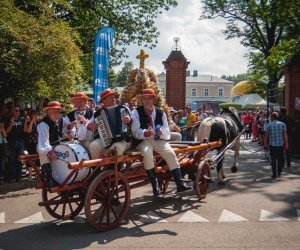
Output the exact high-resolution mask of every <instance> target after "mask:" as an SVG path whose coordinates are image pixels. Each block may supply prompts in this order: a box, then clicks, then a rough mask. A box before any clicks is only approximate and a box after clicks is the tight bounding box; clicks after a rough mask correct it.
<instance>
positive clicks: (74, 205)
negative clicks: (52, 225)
mask: <svg viewBox="0 0 300 250" xmlns="http://www.w3.org/2000/svg"><path fill="white" fill-rule="evenodd" d="M42 199H43V202H42V203H43V205H44V206H45V208H46V210H47V212H48V213H49V214H50V215H51V216H52V217H54V218H56V219H59V220H69V219H72V218H74V217H75V216H76V215H78V214H79V213H80V211H81V210H82V208H83V206H84V193H83V192H82V191H74V190H72V191H63V192H59V193H49V191H48V190H47V189H43V191H42Z"/></svg>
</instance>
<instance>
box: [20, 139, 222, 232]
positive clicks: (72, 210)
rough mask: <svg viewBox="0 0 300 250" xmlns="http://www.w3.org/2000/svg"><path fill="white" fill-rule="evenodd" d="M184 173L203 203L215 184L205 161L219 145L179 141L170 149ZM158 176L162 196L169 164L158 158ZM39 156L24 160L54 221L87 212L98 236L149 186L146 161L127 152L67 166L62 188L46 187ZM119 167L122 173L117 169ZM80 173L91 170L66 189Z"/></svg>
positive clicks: (219, 142)
mask: <svg viewBox="0 0 300 250" xmlns="http://www.w3.org/2000/svg"><path fill="white" fill-rule="evenodd" d="M171 145H172V147H173V148H174V151H175V153H176V156H177V159H178V162H179V164H180V167H181V169H182V171H183V172H184V173H185V174H188V173H190V174H194V176H195V180H194V183H193V185H194V188H195V191H196V194H197V196H198V198H199V199H203V198H205V196H206V195H207V192H208V188H209V184H210V180H211V166H212V165H211V162H210V161H206V160H205V159H204V157H205V155H206V154H207V153H208V152H209V151H211V150H213V149H214V148H217V147H220V146H221V141H215V142H210V143H199V142H186V143H184V142H180V143H173V144H171ZM154 156H155V166H156V175H157V178H158V182H159V185H160V189H161V191H162V193H165V191H166V190H167V188H168V184H169V182H170V181H171V180H172V175H171V172H170V171H169V168H168V166H167V165H166V163H165V161H164V160H163V159H162V158H161V157H160V156H159V155H158V154H155V155H154ZM37 159H38V155H37V154H35V155H24V156H20V160H22V161H28V162H29V163H30V164H31V166H32V167H33V168H34V170H35V172H36V174H37V179H38V182H37V185H36V188H38V189H42V201H41V202H39V205H40V206H44V207H45V209H46V210H47V212H48V213H49V214H50V215H51V216H53V217H54V218H56V219H60V220H69V219H72V218H74V217H75V216H76V215H78V214H79V213H80V211H81V210H82V209H83V207H84V209H85V214H86V218H87V221H88V222H89V223H90V224H91V225H92V226H93V227H94V228H95V229H96V230H99V231H105V230H109V229H112V228H115V227H117V226H118V225H119V224H120V223H121V221H122V220H123V219H124V217H125V216H126V215H127V212H128V208H129V204H130V190H131V189H133V188H137V187H140V186H143V185H146V184H148V183H149V182H150V181H149V179H148V177H147V174H146V171H145V169H144V167H143V164H142V160H143V159H142V156H141V155H140V153H139V152H136V151H127V152H126V153H125V154H124V155H122V156H109V157H105V158H101V159H97V160H86V161H85V160H82V161H80V162H73V163H69V164H68V168H69V169H70V170H71V171H70V174H69V175H68V176H67V177H66V178H65V180H64V181H63V183H61V184H60V185H58V186H55V187H52V188H48V187H47V186H46V184H45V183H44V182H43V180H42V178H41V173H40V167H39V166H37V165H36V160H37ZM119 163H123V168H122V169H119V165H120V164H119ZM81 168H89V170H90V171H89V174H88V175H87V177H85V178H84V179H83V180H81V181H79V182H75V183H71V184H67V183H68V182H69V180H70V179H71V178H72V177H73V176H74V175H75V174H76V172H77V171H78V170H79V169H81Z"/></svg>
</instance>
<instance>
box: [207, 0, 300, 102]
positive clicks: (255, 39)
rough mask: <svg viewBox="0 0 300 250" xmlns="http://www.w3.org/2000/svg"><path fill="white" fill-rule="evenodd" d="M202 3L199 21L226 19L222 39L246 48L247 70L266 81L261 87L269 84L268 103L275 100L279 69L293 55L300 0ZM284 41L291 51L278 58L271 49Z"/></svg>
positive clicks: (299, 16) (280, 72)
mask: <svg viewBox="0 0 300 250" xmlns="http://www.w3.org/2000/svg"><path fill="white" fill-rule="evenodd" d="M202 3H203V14H202V16H201V18H202V19H211V18H218V17H221V18H224V19H226V20H227V23H226V25H227V26H226V29H225V30H224V31H223V32H224V34H225V35H226V38H227V39H230V38H240V39H241V44H242V45H243V46H245V47H248V48H249V49H250V53H249V54H248V58H249V65H250V70H252V71H253V72H254V75H256V76H258V75H260V76H261V80H266V81H265V83H264V84H265V86H266V85H267V84H266V83H268V82H269V87H270V89H271V101H275V99H276V90H277V87H278V83H279V81H280V79H281V78H282V75H283V72H282V69H281V67H280V66H281V65H282V63H283V61H284V60H286V59H287V58H288V57H289V56H290V55H291V54H292V53H294V52H297V49H296V48H297V43H296V40H298V39H299V34H300V30H299V28H298V27H299V23H300V15H299V14H300V13H299V12H300V11H299V4H300V0H290V1H283V0H276V1H270V0H260V1H255V0H249V1H245V0H228V1H224V0H202ZM287 41H290V48H291V50H290V51H286V52H285V53H284V56H282V54H281V56H280V55H278V54H277V53H278V50H277V49H275V48H276V47H278V46H280V45H281V44H282V43H284V42H287ZM281 52H282V50H281ZM271 58H272V59H271ZM283 58H284V60H282V59H283Z"/></svg>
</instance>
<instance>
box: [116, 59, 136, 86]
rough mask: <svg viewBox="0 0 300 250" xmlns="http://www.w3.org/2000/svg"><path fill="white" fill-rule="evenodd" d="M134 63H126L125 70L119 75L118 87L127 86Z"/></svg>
mask: <svg viewBox="0 0 300 250" xmlns="http://www.w3.org/2000/svg"><path fill="white" fill-rule="evenodd" d="M133 67H134V65H133V62H125V63H124V66H123V68H122V69H121V71H120V72H119V73H118V75H117V79H116V87H124V86H125V85H126V84H127V77H128V74H129V72H130V71H131V70H132V69H133Z"/></svg>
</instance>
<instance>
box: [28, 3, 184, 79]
mask: <svg viewBox="0 0 300 250" xmlns="http://www.w3.org/2000/svg"><path fill="white" fill-rule="evenodd" d="M27 1H28V0H27ZM177 2H178V1H177V0H151V1H149V0H121V1H119V0H118V1H117V0H110V1H103V0H85V1H81V0H74V1H68V4H65V3H62V2H60V3H55V4H54V5H53V7H54V8H55V9H56V13H57V17H59V18H61V19H62V20H65V21H66V22H68V23H69V24H70V26H71V27H73V28H74V29H75V30H76V31H77V32H79V33H80V37H81V40H82V46H81V48H82V51H83V54H84V55H83V58H82V65H83V67H84V75H83V78H84V79H85V81H86V82H89V83H92V69H93V54H94V51H93V46H94V39H95V35H96V33H97V31H98V30H99V29H101V28H103V27H104V26H106V25H109V26H111V27H113V28H115V29H116V35H115V40H114V43H115V46H113V48H112V51H111V62H110V65H111V67H113V66H116V65H119V64H120V62H121V59H122V58H123V57H127V56H126V47H127V46H128V45H130V44H138V45H139V46H143V47H149V48H150V49H151V48H154V47H155V46H156V44H157V42H158V41H157V38H158V36H159V34H160V33H159V31H158V29H157V27H156V25H155V19H156V18H157V16H158V15H159V14H161V13H162V10H164V9H165V10H168V9H169V8H170V7H175V6H177Z"/></svg>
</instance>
